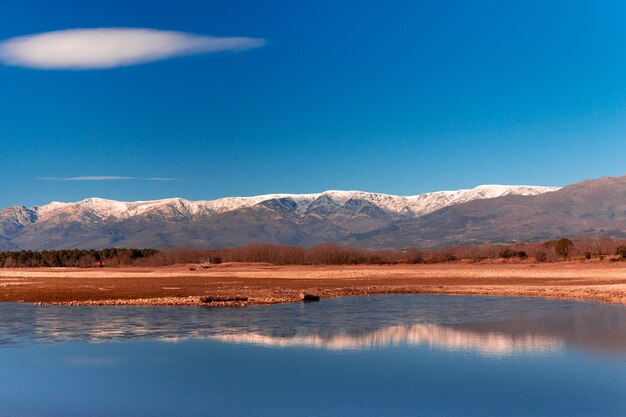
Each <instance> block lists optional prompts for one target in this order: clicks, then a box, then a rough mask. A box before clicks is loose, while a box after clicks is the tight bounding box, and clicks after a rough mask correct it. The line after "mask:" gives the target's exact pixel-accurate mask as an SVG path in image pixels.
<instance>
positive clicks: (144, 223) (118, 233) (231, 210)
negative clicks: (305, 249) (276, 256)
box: [0, 185, 558, 249]
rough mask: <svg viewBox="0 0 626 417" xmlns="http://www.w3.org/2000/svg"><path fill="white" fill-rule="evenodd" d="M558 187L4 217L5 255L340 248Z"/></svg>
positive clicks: (281, 198) (116, 205)
mask: <svg viewBox="0 0 626 417" xmlns="http://www.w3.org/2000/svg"><path fill="white" fill-rule="evenodd" d="M556 190H558V188H557V187H539V186H508V185H481V186H478V187H476V188H472V189H466V190H457V191H440V192H433V193H426V194H418V195H413V196H395V195H388V194H380V193H369V192H363V191H325V192H321V193H316V194H268V195H260V196H254V197H227V198H221V199H218V200H210V201H189V200H185V199H182V198H171V199H164V200H154V201H136V202H121V201H113V200H105V199H101V198H89V199H86V200H82V201H79V202H74V203H61V202H52V203H50V204H47V205H44V206H39V207H31V208H26V207H21V206H17V207H10V208H7V209H4V210H1V211H0V249H16V248H33V249H48V248H59V247H64V248H70V247H103V246H143V247H148V246H150V247H169V246H230V245H239V244H245V243H250V242H256V241H266V242H273V243H281V244H314V243H319V242H326V241H331V242H334V241H337V240H339V239H341V238H344V237H346V236H348V235H350V234H352V233H364V232H369V231H372V230H375V229H377V228H379V227H382V226H385V225H387V224H389V223H391V222H393V221H398V220H402V219H411V218H417V217H420V216H424V215H426V214H429V213H433V212H435V211H437V210H440V209H442V208H444V207H448V206H451V205H457V204H461V203H466V202H469V201H474V200H480V199H492V198H498V197H503V196H507V195H520V196H536V195H540V194H544V193H548V192H552V191H556Z"/></svg>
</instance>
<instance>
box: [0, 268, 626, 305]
mask: <svg viewBox="0 0 626 417" xmlns="http://www.w3.org/2000/svg"><path fill="white" fill-rule="evenodd" d="M191 267H193V266H190V265H182V266H174V267H163V268H138V267H132V268H100V269H70V268H47V269H0V301H20V302H34V303H43V304H48V303H52V304H70V305H201V304H204V303H202V302H201V301H200V297H202V296H213V297H248V301H245V302H243V301H236V302H224V301H220V302H214V303H211V304H213V305H258V304H271V303H283V302H294V301H299V296H300V294H301V293H312V294H317V295H320V296H321V297H337V296H343V295H370V294H392V293H393V294H396V293H411V294H432V293H438V294H483V295H508V296H542V297H558V298H573V299H585V300H596V301H605V302H613V303H623V304H626V263H591V262H589V263H584V262H569V263H556V264H461V263H453V264H440V265H393V266H371V265H365V266H275V265H266V264H224V265H219V266H215V267H213V268H211V269H201V268H197V269H196V270H190V268H191Z"/></svg>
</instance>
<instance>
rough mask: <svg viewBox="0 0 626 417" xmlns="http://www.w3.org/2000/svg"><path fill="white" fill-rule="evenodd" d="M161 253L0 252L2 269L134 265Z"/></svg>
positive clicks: (108, 250) (118, 250) (109, 250)
mask: <svg viewBox="0 0 626 417" xmlns="http://www.w3.org/2000/svg"><path fill="white" fill-rule="evenodd" d="M157 253H158V250H156V249H134V248H130V249H126V248H106V249H100V250H94V249H62V250H44V251H32V250H21V251H9V252H0V267H3V268H36V267H78V268H89V267H98V266H119V265H133V264H134V263H136V262H137V261H138V260H140V259H142V260H146V259H149V258H151V257H153V256H154V255H155V254H157Z"/></svg>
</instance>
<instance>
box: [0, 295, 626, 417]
mask: <svg viewBox="0 0 626 417" xmlns="http://www.w3.org/2000/svg"><path fill="white" fill-rule="evenodd" d="M0 317H1V318H2V320H1V323H0V416H29V417H32V416H63V417H71V416H91V417H96V416H168V417H170V416H273V417H276V416H294V415H298V416H461V415H463V416H569V417H571V416H624V415H626V307H624V306H617V305H608V304H598V303H587V302H575V301H563V300H547V299H539V298H514V297H475V296H444V295H387V296H375V297H344V298H335V299H324V300H322V301H321V302H319V303H300V304H281V305H273V306H262V307H245V308H215V307H126V306H125V307H63V306H33V305H30V304H14V303H5V304H0Z"/></svg>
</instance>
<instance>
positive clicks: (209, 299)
mask: <svg viewBox="0 0 626 417" xmlns="http://www.w3.org/2000/svg"><path fill="white" fill-rule="evenodd" d="M200 301H202V302H203V303H219V302H228V301H248V297H220V296H214V295H205V296H204V297H200Z"/></svg>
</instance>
